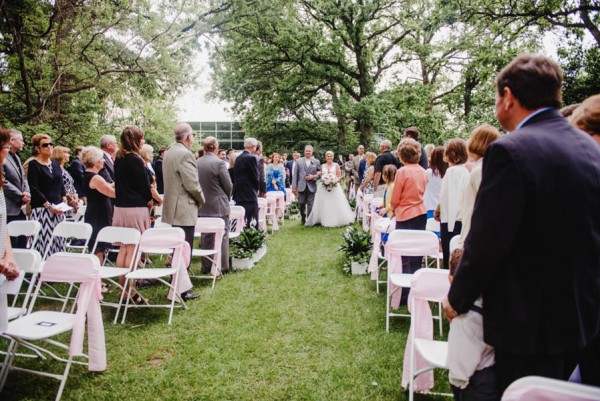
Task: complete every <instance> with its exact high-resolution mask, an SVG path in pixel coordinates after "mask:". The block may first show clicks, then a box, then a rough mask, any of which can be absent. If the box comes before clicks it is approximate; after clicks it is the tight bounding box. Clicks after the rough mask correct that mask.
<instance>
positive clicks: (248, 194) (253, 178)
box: [233, 138, 259, 228]
mask: <svg viewBox="0 0 600 401" xmlns="http://www.w3.org/2000/svg"><path fill="white" fill-rule="evenodd" d="M257 142H258V141H257V140H256V139H254V138H246V139H244V151H243V152H242V153H240V155H239V156H238V157H237V159H235V164H234V165H233V177H234V180H233V181H234V182H235V185H234V186H233V200H234V201H235V204H236V205H238V206H241V207H243V208H244V210H245V211H246V216H245V221H246V227H250V225H251V224H252V226H253V227H255V228H258V199H257V196H256V193H257V192H258V190H259V188H258V184H259V173H258V162H257V160H256V157H255V156H254V152H255V151H256V144H257Z"/></svg>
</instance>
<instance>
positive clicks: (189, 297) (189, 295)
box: [181, 290, 200, 301]
mask: <svg viewBox="0 0 600 401" xmlns="http://www.w3.org/2000/svg"><path fill="white" fill-rule="evenodd" d="M181 298H182V299H183V300H184V301H191V300H192V299H196V298H200V294H194V293H193V292H192V290H189V291H186V292H184V293H183V294H181Z"/></svg>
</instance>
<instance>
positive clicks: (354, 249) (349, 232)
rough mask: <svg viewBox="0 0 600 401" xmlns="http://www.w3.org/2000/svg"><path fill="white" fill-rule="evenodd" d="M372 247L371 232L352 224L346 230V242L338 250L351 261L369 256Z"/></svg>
mask: <svg viewBox="0 0 600 401" xmlns="http://www.w3.org/2000/svg"><path fill="white" fill-rule="evenodd" d="M371 248H372V244H371V233H370V232H369V231H367V230H363V229H362V227H359V226H350V227H348V228H347V229H346V231H345V232H344V242H343V243H342V245H340V248H339V249H338V250H339V251H342V252H344V254H345V255H346V257H348V259H350V261H359V260H364V259H365V257H366V258H368V257H369V255H370V253H371Z"/></svg>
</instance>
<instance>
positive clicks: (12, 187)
mask: <svg viewBox="0 0 600 401" xmlns="http://www.w3.org/2000/svg"><path fill="white" fill-rule="evenodd" d="M23 144H24V142H23V134H21V132H20V131H17V130H16V129H11V130H10V151H9V153H8V156H6V161H5V162H4V165H3V166H2V167H3V171H4V197H5V198H6V222H7V223H10V222H11V221H14V220H26V219H27V218H26V216H25V213H23V209H21V207H22V206H23V205H25V204H27V203H29V202H30V201H31V194H30V193H29V184H28V183H27V177H26V176H25V171H24V170H23V165H22V164H21V160H20V159H19V156H17V153H18V152H20V151H21V150H22V149H23ZM11 244H12V246H13V247H15V248H25V247H26V246H27V237H25V236H21V237H19V238H11Z"/></svg>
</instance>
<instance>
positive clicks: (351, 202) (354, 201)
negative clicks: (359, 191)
mask: <svg viewBox="0 0 600 401" xmlns="http://www.w3.org/2000/svg"><path fill="white" fill-rule="evenodd" d="M348 204H349V205H350V207H351V208H352V210H355V209H356V198H350V199H348Z"/></svg>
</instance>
